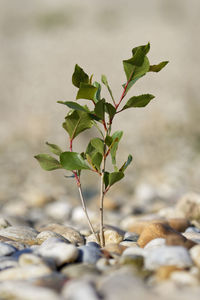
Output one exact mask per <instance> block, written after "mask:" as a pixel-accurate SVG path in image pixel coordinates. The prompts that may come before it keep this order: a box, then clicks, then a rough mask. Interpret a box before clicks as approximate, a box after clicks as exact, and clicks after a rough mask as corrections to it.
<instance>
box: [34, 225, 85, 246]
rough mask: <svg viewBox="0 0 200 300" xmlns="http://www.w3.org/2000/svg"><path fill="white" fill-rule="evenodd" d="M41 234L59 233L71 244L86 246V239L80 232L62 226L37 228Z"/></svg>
mask: <svg viewBox="0 0 200 300" xmlns="http://www.w3.org/2000/svg"><path fill="white" fill-rule="evenodd" d="M37 230H38V231H39V232H42V231H53V232H55V233H58V234H60V235H62V236H63V237H64V238H66V239H67V240H68V241H69V242H70V243H72V244H75V245H83V244H84V237H83V236H82V235H81V234H80V232H78V231H77V230H76V229H74V228H72V227H69V226H65V225H60V224H55V223H53V224H49V225H46V226H42V227H39V228H37Z"/></svg>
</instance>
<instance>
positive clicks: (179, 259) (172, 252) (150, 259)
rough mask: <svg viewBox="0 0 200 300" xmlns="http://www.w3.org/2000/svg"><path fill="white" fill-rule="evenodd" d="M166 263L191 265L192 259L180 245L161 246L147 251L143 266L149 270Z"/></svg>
mask: <svg viewBox="0 0 200 300" xmlns="http://www.w3.org/2000/svg"><path fill="white" fill-rule="evenodd" d="M166 265H169V266H170V265H173V266H177V267H180V268H185V267H191V266H192V260H191V258H190V255H189V252H188V251H187V250H186V249H185V248H184V247H181V246H162V247H159V248H156V249H152V250H151V251H148V255H146V256H145V267H146V268H147V269H149V270H156V269H158V268H159V267H160V266H166Z"/></svg>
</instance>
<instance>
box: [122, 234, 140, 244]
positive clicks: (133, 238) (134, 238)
mask: <svg viewBox="0 0 200 300" xmlns="http://www.w3.org/2000/svg"><path fill="white" fill-rule="evenodd" d="M138 238H139V234H137V233H135V234H134V233H132V232H128V231H127V232H126V233H125V235H124V241H130V242H137V240H138Z"/></svg>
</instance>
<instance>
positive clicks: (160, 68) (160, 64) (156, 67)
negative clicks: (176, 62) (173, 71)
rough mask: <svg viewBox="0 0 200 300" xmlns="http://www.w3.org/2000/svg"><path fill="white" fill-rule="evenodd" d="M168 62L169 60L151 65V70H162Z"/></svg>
mask: <svg viewBox="0 0 200 300" xmlns="http://www.w3.org/2000/svg"><path fill="white" fill-rule="evenodd" d="M168 63H169V61H162V62H161V63H159V64H157V65H153V66H150V68H149V72H160V71H161V70H162V69H163V68H164V67H165V66H166V65H167V64H168Z"/></svg>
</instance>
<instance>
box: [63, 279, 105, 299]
mask: <svg viewBox="0 0 200 300" xmlns="http://www.w3.org/2000/svg"><path fill="white" fill-rule="evenodd" d="M62 295H63V296H64V298H65V299H76V300H83V299H87V300H100V299H102V298H100V296H99V295H98V294H97V292H96V291H95V288H94V285H92V283H91V282H89V281H86V280H73V281H71V282H69V283H67V284H66V285H65V286H64V287H63V290H62Z"/></svg>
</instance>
